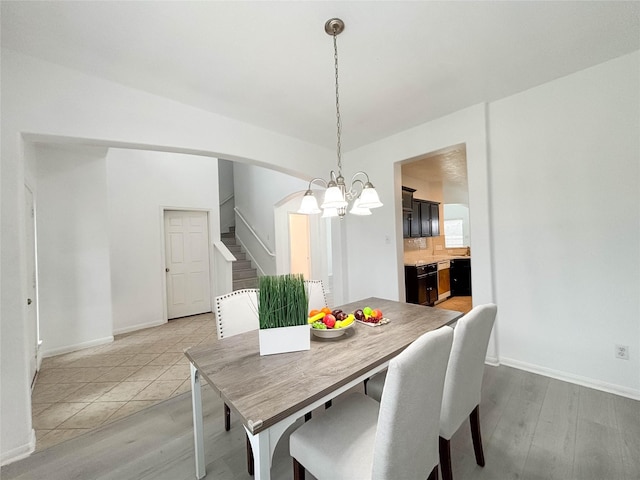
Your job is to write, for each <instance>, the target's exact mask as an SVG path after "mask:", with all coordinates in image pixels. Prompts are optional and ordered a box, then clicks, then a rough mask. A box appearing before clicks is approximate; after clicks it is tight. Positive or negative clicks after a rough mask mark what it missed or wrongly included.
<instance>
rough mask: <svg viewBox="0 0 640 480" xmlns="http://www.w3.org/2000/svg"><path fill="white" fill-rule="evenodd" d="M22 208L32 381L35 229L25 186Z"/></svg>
mask: <svg viewBox="0 0 640 480" xmlns="http://www.w3.org/2000/svg"><path fill="white" fill-rule="evenodd" d="M24 208H25V216H24V218H25V242H26V245H25V251H26V261H27V284H26V288H25V293H26V298H25V303H26V308H27V315H26V321H27V326H26V332H27V355H28V358H29V378H30V379H31V383H32V384H33V380H34V378H35V376H36V372H37V371H38V346H39V338H38V337H39V335H38V297H37V288H36V285H37V276H36V228H35V208H34V201H33V192H32V191H31V190H30V189H29V188H28V187H27V186H26V185H25V188H24Z"/></svg>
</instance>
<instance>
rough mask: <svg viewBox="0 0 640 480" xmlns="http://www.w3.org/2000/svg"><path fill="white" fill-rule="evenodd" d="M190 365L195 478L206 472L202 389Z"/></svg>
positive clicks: (198, 378) (199, 477)
mask: <svg viewBox="0 0 640 480" xmlns="http://www.w3.org/2000/svg"><path fill="white" fill-rule="evenodd" d="M190 365H191V406H192V410H193V440H194V445H195V454H196V478H197V479H201V478H203V477H204V476H205V475H206V474H207V472H206V468H205V463H204V434H203V428H202V390H201V388H200V374H199V372H198V369H197V368H196V367H195V366H194V365H193V363H191V364H190Z"/></svg>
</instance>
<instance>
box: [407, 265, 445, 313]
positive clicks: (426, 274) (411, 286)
mask: <svg viewBox="0 0 640 480" xmlns="http://www.w3.org/2000/svg"><path fill="white" fill-rule="evenodd" d="M404 284H405V289H406V292H405V293H406V300H407V303H416V304H419V305H433V304H434V303H435V302H436V301H437V300H438V264H436V263H430V264H428V265H418V266H414V265H405V267H404Z"/></svg>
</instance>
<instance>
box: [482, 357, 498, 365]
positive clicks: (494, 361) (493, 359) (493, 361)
mask: <svg viewBox="0 0 640 480" xmlns="http://www.w3.org/2000/svg"><path fill="white" fill-rule="evenodd" d="M484 363H486V364H487V365H491V366H492V367H497V366H499V365H500V360H498V357H491V356H489V355H487V356H486V357H485V359H484Z"/></svg>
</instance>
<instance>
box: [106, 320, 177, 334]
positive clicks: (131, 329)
mask: <svg viewBox="0 0 640 480" xmlns="http://www.w3.org/2000/svg"><path fill="white" fill-rule="evenodd" d="M165 323H167V321H166V320H164V321H162V320H161V321H159V322H148V323H139V324H138V325H132V326H130V327H124V328H118V329H117V330H114V331H113V334H114V335H122V334H123V333H130V332H136V331H138V330H144V329H145V328H151V327H158V326H160V325H164V324H165Z"/></svg>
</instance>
